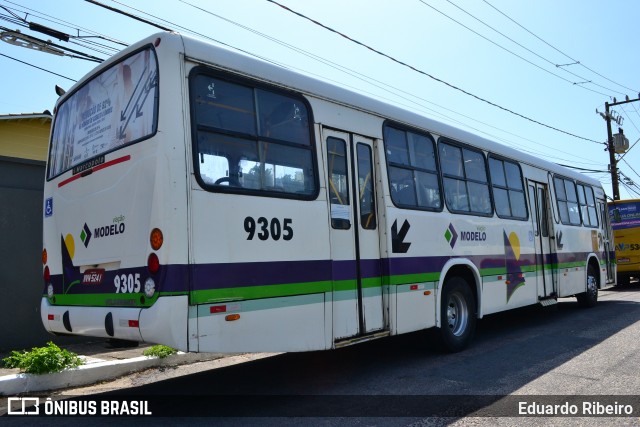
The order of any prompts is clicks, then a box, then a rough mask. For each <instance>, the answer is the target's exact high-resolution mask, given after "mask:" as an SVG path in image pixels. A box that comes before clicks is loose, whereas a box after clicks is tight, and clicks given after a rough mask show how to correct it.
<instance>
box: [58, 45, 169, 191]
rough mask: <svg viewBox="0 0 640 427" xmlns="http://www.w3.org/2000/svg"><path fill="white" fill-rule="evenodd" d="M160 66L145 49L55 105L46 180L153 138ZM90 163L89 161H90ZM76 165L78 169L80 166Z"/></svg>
mask: <svg viewBox="0 0 640 427" xmlns="http://www.w3.org/2000/svg"><path fill="white" fill-rule="evenodd" d="M157 89H158V67H157V61H156V56H155V52H154V50H153V49H152V48H151V47H149V48H147V49H144V50H141V51H139V52H137V53H135V54H133V55H131V56H129V57H127V58H126V59H124V60H122V61H121V62H119V63H117V64H115V65H113V66H112V67H110V68H108V69H107V70H105V71H103V72H102V73H100V74H98V75H97V76H96V77H94V78H93V79H92V80H90V81H89V82H88V83H86V84H85V85H84V86H82V87H81V88H80V89H79V90H77V91H76V92H75V93H73V95H71V96H70V97H69V98H68V99H67V100H65V101H64V103H63V104H62V105H60V106H59V108H58V112H57V114H56V116H55V122H54V127H53V135H52V138H51V149H50V150H49V169H48V177H49V179H51V178H54V177H56V176H58V175H60V174H61V173H63V172H66V171H67V170H69V169H71V168H74V171H73V172H74V173H78V172H81V171H82V170H84V169H83V167H82V165H83V164H85V163H87V164H89V165H94V164H99V163H102V162H104V154H105V153H108V152H109V151H113V150H116V149H118V148H121V147H123V146H125V145H127V144H130V143H133V142H137V141H140V140H142V139H143V138H147V137H149V136H151V135H153V134H154V133H155V131H156V128H157V104H158V90H157ZM89 160H92V161H91V162H89ZM78 165H80V166H78Z"/></svg>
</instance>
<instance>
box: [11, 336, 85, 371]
mask: <svg viewBox="0 0 640 427" xmlns="http://www.w3.org/2000/svg"><path fill="white" fill-rule="evenodd" d="M2 362H3V363H4V366H6V367H7V368H18V369H20V371H21V372H26V373H28V374H48V373H51V372H60V371H62V370H64V369H67V368H75V367H78V366H80V365H82V364H83V363H84V362H83V360H82V359H81V358H80V357H78V355H77V354H75V353H72V352H70V351H69V350H63V349H61V348H60V347H58V346H57V345H55V344H54V343H52V342H48V343H47V346H46V347H34V348H32V349H31V351H26V350H23V351H22V352H19V351H15V350H14V351H12V352H11V355H10V356H9V357H5V358H4V359H2Z"/></svg>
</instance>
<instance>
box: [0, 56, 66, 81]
mask: <svg viewBox="0 0 640 427" xmlns="http://www.w3.org/2000/svg"><path fill="white" fill-rule="evenodd" d="M0 56H4V57H5V58H9V59H12V60H14V61H18V62H20V63H22V64H25V65H28V66H30V67H33V68H37V69H38V70H42V71H46V72H47V73H49V74H53V75H56V76H58V77H62V78H64V79H67V80H71V81H72V82H76V80H74V79H72V78H70V77H67V76H63V75H62V74H58V73H54V72H53V71H50V70H47V69H45V68H42V67H38V66H37V65H33V64H30V63H28V62H24V61H21V60H19V59H16V58H14V57H12V56H9V55H5V54H4V53H0Z"/></svg>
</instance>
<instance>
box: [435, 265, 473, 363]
mask: <svg viewBox="0 0 640 427" xmlns="http://www.w3.org/2000/svg"><path fill="white" fill-rule="evenodd" d="M475 307H476V303H475V297H474V296H473V293H472V292H471V289H470V288H469V285H468V284H467V282H466V281H465V280H464V279H462V278H460V277H453V278H451V279H449V280H447V281H446V282H445V285H444V288H443V291H442V299H441V302H440V341H441V344H442V345H443V347H444V349H445V350H447V351H449V352H452V353H453V352H458V351H461V350H464V349H465V348H466V347H467V346H468V345H469V343H470V342H471V339H472V337H473V333H474V331H475V328H476V310H475Z"/></svg>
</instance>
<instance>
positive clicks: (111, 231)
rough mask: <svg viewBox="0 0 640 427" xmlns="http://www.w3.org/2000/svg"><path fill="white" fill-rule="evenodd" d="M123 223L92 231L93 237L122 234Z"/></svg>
mask: <svg viewBox="0 0 640 427" xmlns="http://www.w3.org/2000/svg"><path fill="white" fill-rule="evenodd" d="M124 228H125V227H124V222H121V223H120V224H111V225H105V226H104V227H98V228H95V229H94V230H93V237H95V238H96V239H97V238H98V237H107V236H115V235H116V234H122V233H124Z"/></svg>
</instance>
